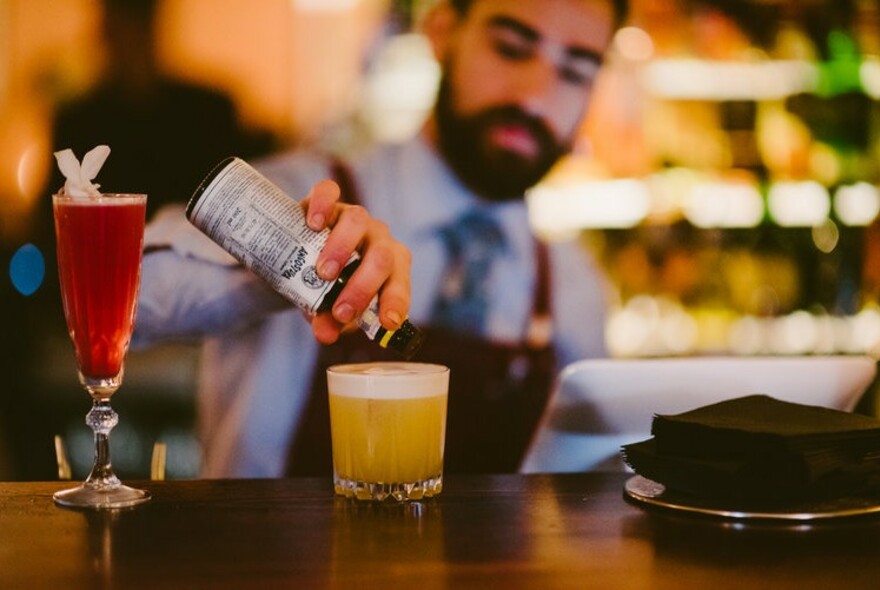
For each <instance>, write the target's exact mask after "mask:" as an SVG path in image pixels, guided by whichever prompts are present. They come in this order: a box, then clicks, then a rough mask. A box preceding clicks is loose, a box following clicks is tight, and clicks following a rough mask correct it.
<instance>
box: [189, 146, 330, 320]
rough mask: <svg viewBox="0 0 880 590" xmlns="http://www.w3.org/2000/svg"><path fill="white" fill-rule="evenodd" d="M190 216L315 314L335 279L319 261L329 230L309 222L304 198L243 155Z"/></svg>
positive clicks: (203, 195) (217, 179) (210, 186)
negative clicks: (325, 276)
mask: <svg viewBox="0 0 880 590" xmlns="http://www.w3.org/2000/svg"><path fill="white" fill-rule="evenodd" d="M196 198H197V200H196V201H195V202H194V203H193V204H192V206H191V207H190V208H189V210H188V212H187V216H188V218H189V220H190V222H191V223H192V224H193V225H195V226H196V227H197V228H199V229H200V230H201V231H202V232H204V233H205V234H207V235H208V237H210V238H211V239H212V240H214V241H215V242H217V244H219V245H220V246H221V247H222V248H224V249H225V250H226V251H227V252H229V253H230V254H232V256H234V257H235V258H236V259H237V260H238V261H239V262H241V263H242V264H243V265H244V266H245V267H246V268H248V269H250V270H251V271H252V272H254V273H255V274H256V275H257V276H259V277H261V278H262V279H263V280H265V281H266V282H267V283H269V285H270V286H271V287H272V288H273V289H275V290H276V291H277V292H278V293H280V294H281V295H282V296H284V297H285V298H287V299H288V300H290V301H291V302H292V303H293V304H294V305H296V306H297V307H299V308H301V309H303V310H305V311H307V312H308V313H310V314H315V313H316V312H317V309H318V307H319V306H320V304H321V301H322V300H323V299H324V297H325V296H326V294H327V292H328V291H329V290H330V288H331V287H332V286H333V281H324V280H322V279H320V278H319V277H318V273H317V271H316V268H315V265H316V262H317V259H318V254H320V252H321V248H322V247H323V246H324V243H325V242H326V241H327V235H328V234H329V230H327V229H325V230H322V231H320V232H316V231H313V230H312V229H310V228H309V227H308V225H306V220H305V213H304V212H303V210H302V208H301V207H300V205H299V203H297V202H296V201H295V200H293V199H292V198H290V197H289V196H287V195H286V194H284V192H283V191H282V190H281V189H279V188H278V187H277V186H275V185H274V184H273V183H272V182H270V181H269V180H268V179H267V178H266V177H264V176H263V175H261V174H260V173H259V172H257V171H256V170H254V169H253V168H252V167H251V166H250V165H249V164H247V163H246V162H245V161H243V160H241V159H239V158H233V159H232V160H231V161H230V163H229V164H228V165H226V166H225V167H224V168H222V169H221V170H219V171H217V172H216V173H215V174H214V177H213V178H211V179H210V181H209V182H208V184H207V186H204V190H203V191H202V193H201V195H197V197H196Z"/></svg>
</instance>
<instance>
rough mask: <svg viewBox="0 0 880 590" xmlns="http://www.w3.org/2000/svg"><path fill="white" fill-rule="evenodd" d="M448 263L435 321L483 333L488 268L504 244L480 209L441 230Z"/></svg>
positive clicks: (475, 332)
mask: <svg viewBox="0 0 880 590" xmlns="http://www.w3.org/2000/svg"><path fill="white" fill-rule="evenodd" d="M440 234H441V236H442V237H443V241H444V243H445V245H446V249H447V253H448V263H447V265H446V272H445V274H444V276H443V282H442V283H441V286H440V295H439V297H438V299H437V302H436V303H435V305H434V311H433V315H432V324H433V325H434V326H439V327H444V328H448V329H451V330H455V331H458V332H466V333H469V334H473V335H481V334H482V333H483V331H484V327H485V324H486V315H487V310H488V305H489V304H488V300H489V292H488V291H489V284H488V283H489V269H490V268H491V265H492V259H493V257H495V256H496V255H497V254H498V253H499V252H500V251H501V248H502V245H503V240H504V238H503V236H502V235H501V231H500V230H499V228H498V224H497V223H496V222H495V221H494V220H493V219H491V218H490V217H489V216H488V215H487V214H485V213H483V212H481V211H471V212H468V213H466V214H465V215H463V216H462V217H460V218H458V220H456V221H455V222H454V223H453V224H451V225H448V226H446V227H444V228H443V229H442V230H441V231H440Z"/></svg>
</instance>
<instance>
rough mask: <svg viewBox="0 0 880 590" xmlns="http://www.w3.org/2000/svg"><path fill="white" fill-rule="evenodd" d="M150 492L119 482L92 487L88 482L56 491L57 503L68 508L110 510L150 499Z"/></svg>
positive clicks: (135, 504) (127, 506)
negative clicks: (109, 485) (116, 484)
mask: <svg viewBox="0 0 880 590" xmlns="http://www.w3.org/2000/svg"><path fill="white" fill-rule="evenodd" d="M150 497H151V496H150V492H148V491H147V490H139V489H137V488H132V487H129V486H127V485H123V484H119V485H118V486H113V487H91V486H89V485H88V484H84V485H81V486H79V487H76V488H70V489H67V490H61V491H60V492H55V495H54V496H53V498H54V499H55V503H56V504H58V505H59V506H64V507H66V508H88V509H91V510H109V509H114V508H130V507H131V506H137V505H138V504H142V503H144V502H146V501H148V500H149V499H150Z"/></svg>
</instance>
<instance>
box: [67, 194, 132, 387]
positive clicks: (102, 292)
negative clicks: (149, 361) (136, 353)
mask: <svg viewBox="0 0 880 590" xmlns="http://www.w3.org/2000/svg"><path fill="white" fill-rule="evenodd" d="M54 207H55V229H56V238H57V243H58V274H59V278H60V281H61V299H62V302H63V304H64V314H65V317H66V318H67V327H68V331H69V332H70V338H71V340H73V344H74V348H75V350H76V359H77V363H78V365H79V369H80V371H81V372H82V374H83V376H85V377H87V378H90V379H95V380H104V379H112V378H114V377H116V376H117V375H118V374H119V372H120V371H121V370H122V364H123V359H124V358H125V352H126V350H127V349H128V342H129V340H130V339H131V332H132V329H133V327H134V316H135V307H136V303H137V294H138V286H139V284H140V268H141V253H142V251H143V238H144V218H145V215H146V199H145V198H143V196H138V195H134V196H130V195H120V196H113V197H101V198H97V199H96V198H58V197H56V199H55V202H54Z"/></svg>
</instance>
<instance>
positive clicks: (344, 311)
mask: <svg viewBox="0 0 880 590" xmlns="http://www.w3.org/2000/svg"><path fill="white" fill-rule="evenodd" d="M333 317H335V318H336V320H337V321H338V322H341V323H343V324H347V323H348V322H350V321H353V320H354V308H353V307H352V306H351V305H349V304H348V303H340V304H339V305H338V306H336V309H334V310H333Z"/></svg>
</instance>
